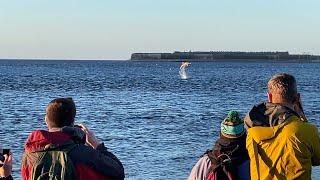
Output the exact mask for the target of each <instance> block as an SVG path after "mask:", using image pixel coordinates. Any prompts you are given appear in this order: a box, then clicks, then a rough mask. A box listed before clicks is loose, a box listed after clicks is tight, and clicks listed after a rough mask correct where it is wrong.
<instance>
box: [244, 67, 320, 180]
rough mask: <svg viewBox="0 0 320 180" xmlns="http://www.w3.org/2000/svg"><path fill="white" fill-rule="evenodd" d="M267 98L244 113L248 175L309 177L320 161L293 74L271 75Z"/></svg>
mask: <svg viewBox="0 0 320 180" xmlns="http://www.w3.org/2000/svg"><path fill="white" fill-rule="evenodd" d="M268 99H269V102H266V103H260V104H258V105H255V106H254V107H253V108H252V109H251V110H250V111H249V112H248V113H247V115H246V117H245V128H246V129H247V133H248V135H247V139H246V147H247V150H248V153H249V157H250V175H251V179H261V180H265V179H266V180H269V179H311V169H312V166H318V165H320V138H319V134H318V129H317V127H316V126H314V125H312V124H310V123H308V122H307V119H306V118H305V115H304V113H303V109H302V106H301V98H300V94H299V93H298V92H297V83H296V80H295V78H294V76H292V75H290V74H284V73H283V74H276V75H275V76H273V77H272V78H271V79H270V80H269V82H268Z"/></svg>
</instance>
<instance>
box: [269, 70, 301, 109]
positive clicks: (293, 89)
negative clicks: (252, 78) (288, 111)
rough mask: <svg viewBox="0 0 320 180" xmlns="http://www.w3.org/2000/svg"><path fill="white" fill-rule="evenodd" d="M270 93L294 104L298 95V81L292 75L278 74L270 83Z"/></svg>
mask: <svg viewBox="0 0 320 180" xmlns="http://www.w3.org/2000/svg"><path fill="white" fill-rule="evenodd" d="M268 93H271V94H273V95H279V96H280V97H281V98H282V100H284V101H286V102H289V103H294V102H295V100H296V97H297V94H298V92H297V82H296V79H295V78H294V76H292V75H290V74H286V73H281V74H276V75H274V76H273V77H272V78H271V79H270V80H269V82H268Z"/></svg>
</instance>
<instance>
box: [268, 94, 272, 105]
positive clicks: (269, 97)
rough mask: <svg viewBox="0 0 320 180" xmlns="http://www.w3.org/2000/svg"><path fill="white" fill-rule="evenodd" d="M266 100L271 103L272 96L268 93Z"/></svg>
mask: <svg viewBox="0 0 320 180" xmlns="http://www.w3.org/2000/svg"><path fill="white" fill-rule="evenodd" d="M268 100H269V102H271V103H272V94H271V93H269V92H268Z"/></svg>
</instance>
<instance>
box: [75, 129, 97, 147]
mask: <svg viewBox="0 0 320 180" xmlns="http://www.w3.org/2000/svg"><path fill="white" fill-rule="evenodd" d="M78 127H80V128H81V129H82V130H83V131H84V132H85V133H86V143H87V144H88V145H90V146H91V147H93V148H94V149H97V147H98V146H99V145H100V144H101V142H100V141H99V140H98V139H97V138H96V136H95V135H94V134H93V132H92V131H90V130H89V129H88V128H87V127H86V126H85V125H83V124H78Z"/></svg>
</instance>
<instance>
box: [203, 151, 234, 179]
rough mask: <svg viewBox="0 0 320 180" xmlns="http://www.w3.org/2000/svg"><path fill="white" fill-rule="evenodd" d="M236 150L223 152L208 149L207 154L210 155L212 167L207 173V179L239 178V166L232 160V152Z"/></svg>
mask: <svg viewBox="0 0 320 180" xmlns="http://www.w3.org/2000/svg"><path fill="white" fill-rule="evenodd" d="M237 148H238V147H236V148H235V149H234V150H230V151H225V152H223V153H218V154H217V152H215V151H214V150H207V151H206V153H205V154H207V155H208V157H209V159H210V162H211V167H210V170H209V173H208V174H207V180H235V179H236V180H237V179H239V178H238V173H237V166H236V165H234V163H233V162H232V152H234V151H235V150H236V149H237Z"/></svg>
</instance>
